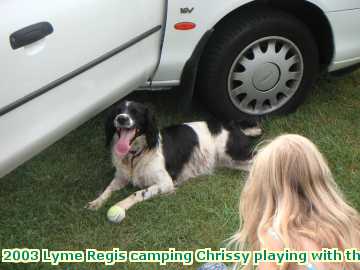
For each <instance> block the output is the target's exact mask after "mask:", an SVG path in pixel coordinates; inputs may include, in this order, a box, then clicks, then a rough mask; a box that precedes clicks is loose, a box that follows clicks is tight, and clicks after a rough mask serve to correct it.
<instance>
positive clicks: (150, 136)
mask: <svg viewBox="0 0 360 270" xmlns="http://www.w3.org/2000/svg"><path fill="white" fill-rule="evenodd" d="M145 136H146V142H147V145H148V147H149V148H150V149H152V148H154V147H156V146H157V145H158V142H159V129H158V127H157V123H156V119H155V115H154V114H153V113H152V112H151V110H150V109H148V108H146V131H145Z"/></svg>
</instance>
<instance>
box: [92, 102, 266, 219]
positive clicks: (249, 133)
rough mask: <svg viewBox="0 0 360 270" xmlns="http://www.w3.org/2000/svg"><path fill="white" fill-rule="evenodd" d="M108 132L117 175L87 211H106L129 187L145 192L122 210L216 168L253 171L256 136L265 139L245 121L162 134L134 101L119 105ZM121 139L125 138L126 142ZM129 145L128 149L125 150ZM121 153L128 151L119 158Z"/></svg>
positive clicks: (199, 125) (198, 124)
mask: <svg viewBox="0 0 360 270" xmlns="http://www.w3.org/2000/svg"><path fill="white" fill-rule="evenodd" d="M105 129H106V140H107V144H109V145H111V149H112V150H111V153H112V160H113V165H114V166H115V168H116V173H115V177H114V179H113V180H112V182H111V183H110V185H109V186H108V187H107V188H106V189H105V191H104V192H103V193H102V194H101V195H100V196H99V197H98V198H97V199H96V200H94V201H92V202H89V203H88V206H87V207H88V208H89V209H94V210H95V209H98V208H99V207H101V206H102V205H103V204H104V203H105V202H106V200H107V199H108V198H109V197H110V196H111V193H112V192H113V191H116V190H119V189H121V188H123V187H125V186H126V185H128V184H129V183H131V184H132V185H133V186H136V187H138V188H140V189H141V190H139V191H137V192H135V193H134V194H133V195H131V196H129V197H128V198H126V199H124V200H122V201H120V202H118V203H117V204H116V206H118V207H121V208H122V209H123V210H128V209H129V208H130V207H132V206H133V205H134V204H136V203H138V202H142V201H144V200H147V199H150V198H152V197H154V196H156V195H159V194H165V193H170V192H172V191H174V189H175V187H176V186H178V185H180V184H181V183H183V182H184V181H186V180H188V179H190V178H193V177H195V176H198V175H203V174H210V173H212V172H213V170H214V169H215V168H217V167H228V168H235V169H242V170H248V168H249V166H250V164H251V146H250V140H251V137H257V136H259V135H261V129H260V128H259V127H258V126H256V124H255V125H253V124H251V123H248V122H244V121H243V122H232V123H228V124H223V123H220V122H217V121H203V122H192V123H184V124H180V125H174V126H170V127H167V128H164V129H162V130H161V131H159V130H158V128H157V125H156V122H155V118H154V116H153V114H152V113H151V112H150V111H149V109H148V108H147V107H145V106H144V105H142V104H140V103H137V102H133V101H124V102H121V103H120V104H119V105H117V106H116V107H114V109H113V110H112V112H111V113H110V115H109V117H108V119H107V122H106V128H105ZM122 132H125V133H126V134H127V135H123V134H121V133H122ZM121 136H123V137H124V138H125V139H124V138H122V139H121V140H122V142H120V138H121ZM119 142H120V143H119ZM128 142H129V147H130V148H129V149H127V148H126V146H127V143H128ZM117 149H120V152H121V151H122V152H124V153H120V154H119V151H118V150H117ZM120 221H121V220H120Z"/></svg>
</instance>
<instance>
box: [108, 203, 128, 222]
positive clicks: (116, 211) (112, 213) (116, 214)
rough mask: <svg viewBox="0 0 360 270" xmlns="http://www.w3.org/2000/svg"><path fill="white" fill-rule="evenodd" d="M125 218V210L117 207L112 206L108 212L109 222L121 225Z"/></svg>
mask: <svg viewBox="0 0 360 270" xmlns="http://www.w3.org/2000/svg"><path fill="white" fill-rule="evenodd" d="M125 216H126V213H125V209H124V208H122V207H120V206H117V205H114V206H112V207H111V208H110V209H109V210H108V212H107V218H108V220H109V221H111V222H114V223H120V222H121V221H123V219H124V218H125Z"/></svg>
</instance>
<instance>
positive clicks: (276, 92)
mask: <svg viewBox="0 0 360 270" xmlns="http://www.w3.org/2000/svg"><path fill="white" fill-rule="evenodd" d="M303 66H304V65H303V58H302V55H301V53H300V50H299V49H298V47H297V46H296V45H295V44H294V43H293V42H292V41H290V40H288V39H285V38H283V37H266V38H262V39H259V40H256V41H255V42H253V43H252V44H250V45H249V46H248V47H246V48H245V49H244V50H243V51H242V52H241V53H240V54H239V55H238V57H237V58H236V59H235V61H234V63H233V64H232V66H231V69H230V73H229V77H228V92H229V96H230V99H231V101H232V102H233V104H234V105H235V106H236V107H237V108H238V109H239V110H240V111H242V112H245V113H247V114H253V115H263V114H267V113H270V112H272V111H275V110H277V109H278V108H280V107H282V106H283V105H284V104H285V103H286V102H287V101H289V99H290V98H291V97H292V96H293V95H294V94H295V93H296V91H297V89H298V87H299V85H300V82H301V80H302V77H303V72H304V67H303Z"/></svg>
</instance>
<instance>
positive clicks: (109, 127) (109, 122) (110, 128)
mask: <svg viewBox="0 0 360 270" xmlns="http://www.w3.org/2000/svg"><path fill="white" fill-rule="evenodd" d="M115 116H116V110H115V108H111V109H110V111H109V113H108V115H107V117H106V120H105V145H106V146H107V147H108V146H110V144H111V142H112V140H113V137H114V134H115V132H116V128H115V126H114V119H115Z"/></svg>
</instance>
